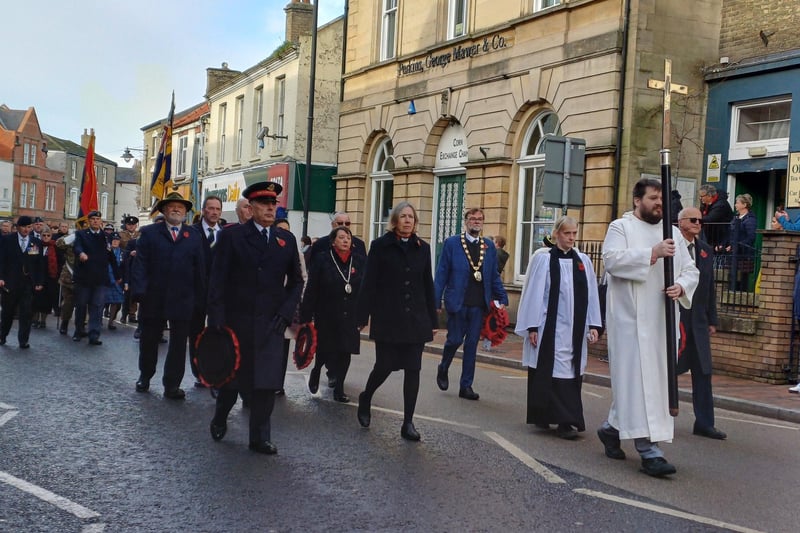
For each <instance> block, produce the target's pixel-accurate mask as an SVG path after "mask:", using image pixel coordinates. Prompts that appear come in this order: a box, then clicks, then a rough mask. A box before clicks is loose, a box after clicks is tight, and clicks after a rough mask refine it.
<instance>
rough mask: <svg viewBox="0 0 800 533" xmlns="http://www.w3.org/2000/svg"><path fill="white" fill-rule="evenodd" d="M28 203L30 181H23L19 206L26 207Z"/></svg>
mask: <svg viewBox="0 0 800 533" xmlns="http://www.w3.org/2000/svg"><path fill="white" fill-rule="evenodd" d="M27 205H28V182H27V181H21V182H20V184H19V206H20V208H25V207H26V206H27Z"/></svg>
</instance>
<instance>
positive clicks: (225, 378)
mask: <svg viewBox="0 0 800 533" xmlns="http://www.w3.org/2000/svg"><path fill="white" fill-rule="evenodd" d="M195 347H196V348H197V354H196V355H195V357H194V363H195V365H197V370H198V374H199V376H198V377H199V379H200V382H201V383H203V384H204V385H205V386H206V387H211V388H217V389H218V388H220V387H222V386H223V385H225V384H226V383H230V382H231V381H232V380H233V378H234V377H236V372H237V371H238V370H239V365H240V364H241V362H242V356H241V353H240V351H239V339H238V338H237V337H236V334H235V333H234V332H233V330H232V329H231V328H229V327H227V326H222V327H221V328H213V327H206V328H205V329H203V331H201V332H200V335H198V336H197V340H196V341H195Z"/></svg>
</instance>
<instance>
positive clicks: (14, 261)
mask: <svg viewBox="0 0 800 533" xmlns="http://www.w3.org/2000/svg"><path fill="white" fill-rule="evenodd" d="M32 228H33V221H32V220H31V217H29V216H25V215H22V216H21V217H19V219H17V232H16V233H9V234H8V235H3V236H2V238H1V240H0V291H2V312H0V345H3V344H5V343H6V337H7V336H8V332H9V331H10V330H11V324H12V322H14V313H19V330H18V331H17V339H18V340H19V347H20V348H22V349H23V350H24V349H27V348H30V344H28V339H29V337H30V334H31V319H32V317H33V307H32V306H33V293H34V291H41V290H42V289H43V288H44V261H43V260H42V241H40V240H39V239H37V238H36V237H34V236H33V232H32Z"/></svg>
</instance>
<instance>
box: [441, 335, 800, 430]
mask: <svg viewBox="0 0 800 533" xmlns="http://www.w3.org/2000/svg"><path fill="white" fill-rule="evenodd" d="M446 336H447V330H439V332H438V333H437V334H436V336H435V337H434V339H433V341H431V342H430V343H428V344H427V346H426V347H425V351H426V352H428V353H433V354H441V353H442V348H443V347H444V342H445V337H446ZM482 344H483V343H482V342H479V343H478V362H480V363H485V364H491V365H497V366H505V367H510V368H516V369H521V368H522V366H521V365H522V337H519V336H517V335H515V334H513V333H509V335H508V337H507V338H506V340H505V341H504V342H503V344H501V345H499V346H495V347H493V348H492V349H491V350H489V351H486V350H483V349H482ZM460 353H461V351H460V350H459V353H458V354H457V356H460ZM584 381H585V382H587V383H592V384H595V385H602V386H606V387H610V386H611V378H610V377H609V368H608V363H607V362H605V361H602V360H601V359H599V358H598V357H594V356H591V355H590V356H589V360H588V362H587V365H586V374H585V375H584ZM712 387H713V390H714V406H715V407H717V408H720V409H727V410H729V411H734V412H738V413H746V414H751V415H756V416H763V417H765V418H773V419H776V420H784V421H787V422H795V423H800V394H793V393H790V392H789V385H771V384H768V383H760V382H757V381H751V380H747V379H742V378H735V377H731V376H723V375H717V374H715V375H714V376H713V377H712ZM678 392H679V398H680V400H681V401H686V402H691V401H692V383H691V376H690V375H689V374H688V373H687V374H682V375H680V376H678Z"/></svg>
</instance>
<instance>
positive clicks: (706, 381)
mask: <svg viewBox="0 0 800 533" xmlns="http://www.w3.org/2000/svg"><path fill="white" fill-rule="evenodd" d="M701 221H702V214H701V213H700V210H699V209H697V208H696V207H687V208H686V209H683V210H681V212H680V214H679V215H678V228H679V229H680V231H681V235H683V238H684V239H686V242H687V247H688V248H689V254H690V255H692V256H693V257H694V260H695V264H696V265H697V269H698V270H699V271H700V280H699V282H698V284H697V289H695V292H694V297H693V298H692V307H691V309H684V308H683V307H681V308H680V314H681V318H680V327H681V337H682V340H681V343H680V346H681V350H680V352H679V354H678V367H677V369H678V372H679V373H683V372H686V371H689V370H691V372H692V405H693V406H694V417H695V422H694V434H695V435H700V436H702V437H709V438H711V439H719V440H723V439H725V438H727V435H725V433H723V432H722V431H720V430H718V429H717V428H716V427H714V396H713V394H712V392H711V338H710V336H711V335H713V334H714V333H716V330H717V326H718V325H719V320H718V319H717V298H716V294H715V290H714V251H713V250H712V249H711V246H709V245H708V244H706V243H705V242H703V241H701V240H700V238H699V235H700V231H701V228H702V225H701Z"/></svg>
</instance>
